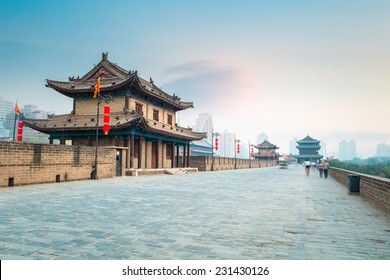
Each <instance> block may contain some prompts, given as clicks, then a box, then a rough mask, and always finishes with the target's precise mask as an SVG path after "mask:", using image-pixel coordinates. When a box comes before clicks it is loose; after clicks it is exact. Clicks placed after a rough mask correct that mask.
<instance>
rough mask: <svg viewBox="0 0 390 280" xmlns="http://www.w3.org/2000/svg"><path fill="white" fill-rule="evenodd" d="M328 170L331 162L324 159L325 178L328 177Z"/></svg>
mask: <svg viewBox="0 0 390 280" xmlns="http://www.w3.org/2000/svg"><path fill="white" fill-rule="evenodd" d="M328 171H329V163H328V161H327V160H325V161H324V177H325V179H326V178H328Z"/></svg>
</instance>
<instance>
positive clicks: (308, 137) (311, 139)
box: [298, 135, 318, 142]
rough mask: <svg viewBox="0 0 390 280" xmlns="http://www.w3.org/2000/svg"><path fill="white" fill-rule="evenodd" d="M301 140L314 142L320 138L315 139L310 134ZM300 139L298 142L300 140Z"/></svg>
mask: <svg viewBox="0 0 390 280" xmlns="http://www.w3.org/2000/svg"><path fill="white" fill-rule="evenodd" d="M299 141H307V142H309V141H314V142H316V141H318V140H316V139H313V138H311V137H310V136H309V135H307V136H306V137H305V138H303V139H301V140H299ZM299 141H298V142H299Z"/></svg>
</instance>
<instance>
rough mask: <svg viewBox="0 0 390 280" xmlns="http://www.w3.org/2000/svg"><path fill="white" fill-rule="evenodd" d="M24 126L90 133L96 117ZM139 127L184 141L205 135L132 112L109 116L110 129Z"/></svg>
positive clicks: (68, 117)
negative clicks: (147, 118) (151, 119)
mask: <svg viewBox="0 0 390 280" xmlns="http://www.w3.org/2000/svg"><path fill="white" fill-rule="evenodd" d="M23 122H24V124H25V125H26V126H28V127H31V128H33V129H35V130H37V131H40V132H43V133H53V132H56V131H67V132H71V131H72V132H74V131H90V130H95V129H96V115H74V114H67V115H57V116H51V117H49V118H48V119H28V118H25V119H24V120H23ZM137 125H139V126H140V127H141V128H142V129H143V130H144V131H145V132H149V133H153V134H158V135H164V136H169V137H173V138H177V139H185V140H190V141H193V140H201V139H203V138H204V137H205V136H206V133H203V132H202V133H199V132H193V131H192V130H191V129H189V128H184V127H180V126H175V125H167V124H163V123H160V122H155V121H150V120H146V119H145V118H144V117H143V116H142V115H140V114H136V113H135V112H134V111H132V112H124V113H112V114H111V115H110V129H111V130H119V129H128V128H130V127H133V126H137ZM102 127H103V116H102V115H101V116H100V119H99V128H102Z"/></svg>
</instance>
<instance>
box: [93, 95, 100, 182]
mask: <svg viewBox="0 0 390 280" xmlns="http://www.w3.org/2000/svg"><path fill="white" fill-rule="evenodd" d="M99 95H100V92H98V93H97V98H96V99H97V110H96V111H97V114H96V143H95V178H94V179H95V180H98V179H99V177H98V145H99V144H98V143H99Z"/></svg>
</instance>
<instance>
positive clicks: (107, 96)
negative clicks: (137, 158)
mask: <svg viewBox="0 0 390 280" xmlns="http://www.w3.org/2000/svg"><path fill="white" fill-rule="evenodd" d="M99 86H100V85H99ZM103 101H104V102H105V103H110V102H112V101H114V98H113V97H112V96H111V95H110V93H108V94H101V93H100V91H99V92H98V93H97V110H96V111H97V112H96V141H95V171H94V174H93V175H94V176H93V177H94V179H95V180H99V177H98V146H99V105H100V103H102V102H103Z"/></svg>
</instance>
